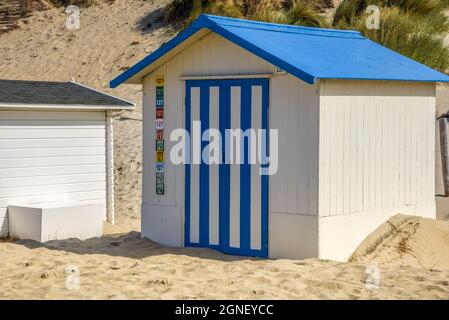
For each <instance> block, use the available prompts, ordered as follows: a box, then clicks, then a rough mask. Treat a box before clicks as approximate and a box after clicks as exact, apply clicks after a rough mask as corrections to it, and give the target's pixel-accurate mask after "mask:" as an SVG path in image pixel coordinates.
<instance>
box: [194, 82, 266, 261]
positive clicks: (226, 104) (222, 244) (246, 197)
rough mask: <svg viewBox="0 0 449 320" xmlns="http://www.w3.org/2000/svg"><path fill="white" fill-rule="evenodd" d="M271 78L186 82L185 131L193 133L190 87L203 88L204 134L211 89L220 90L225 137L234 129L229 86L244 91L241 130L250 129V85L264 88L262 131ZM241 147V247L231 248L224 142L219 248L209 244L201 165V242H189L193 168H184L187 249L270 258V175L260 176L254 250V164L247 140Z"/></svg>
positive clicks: (205, 183) (206, 179) (206, 170)
mask: <svg viewBox="0 0 449 320" xmlns="http://www.w3.org/2000/svg"><path fill="white" fill-rule="evenodd" d="M268 84H269V82H268V79H245V80H188V81H186V105H185V106H186V130H187V131H188V132H189V133H190V131H191V105H190V96H191V88H192V87H196V88H200V119H201V125H202V128H201V131H202V133H203V132H204V131H205V130H207V129H208V128H209V114H210V112H209V100H210V96H209V88H210V87H219V88H220V89H219V90H220V93H219V118H220V119H219V130H220V132H221V134H222V136H225V130H226V129H228V128H231V101H230V87H231V86H240V87H241V88H242V89H241V90H242V91H241V92H242V97H241V99H242V100H241V110H240V112H241V129H242V130H246V129H248V128H250V127H251V99H252V97H251V86H252V85H261V86H262V88H263V90H262V108H263V110H262V128H264V129H266V128H267V123H268V121H267V116H268V109H267V108H268V90H269V86H268ZM245 141H246V143H245V144H244V145H243V146H242V148H243V150H244V151H243V153H244V157H245V163H244V164H241V165H240V201H241V202H240V248H233V247H231V246H230V242H229V238H230V235H229V233H230V190H231V187H232V186H231V185H230V181H231V177H230V164H226V163H224V150H225V148H224V143H225V139H223V141H222V159H223V163H222V164H220V167H219V188H220V190H219V245H210V244H209V200H210V199H209V188H210V185H209V168H210V167H209V165H207V164H205V163H201V165H200V194H199V195H197V196H199V197H200V199H199V200H200V225H199V232H200V241H199V243H191V242H190V197H191V191H190V179H191V175H190V165H186V166H185V170H186V171H185V177H186V181H185V205H186V208H185V246H188V247H207V248H211V249H215V250H219V251H222V252H224V253H228V254H237V255H245V256H257V257H267V256H268V243H267V237H268V235H267V233H268V229H267V225H268V176H261V183H262V190H261V201H262V206H261V210H262V212H261V214H262V224H261V241H262V245H261V249H260V250H253V249H251V248H250V233H251V220H250V219H251V170H252V169H253V168H251V165H250V164H248V158H249V153H248V148H247V146H248V143H249V141H248V139H245ZM207 143H208V142H207V141H203V142H202V144H201V147H202V149H204V147H205V146H206V145H207Z"/></svg>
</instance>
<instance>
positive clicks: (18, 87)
mask: <svg viewBox="0 0 449 320" xmlns="http://www.w3.org/2000/svg"><path fill="white" fill-rule="evenodd" d="M2 104H4V105H51V106H59V105H61V106H77V107H80V106H81V107H82V106H86V107H92V106H96V107H104V108H105V109H106V108H133V107H134V106H135V104H134V103H132V102H129V101H126V100H123V99H120V98H117V97H114V96H111V95H109V94H106V93H103V92H100V91H97V90H95V89H92V88H89V87H86V86H83V85H81V84H78V83H75V82H52V81H23V80H2V79H0V105H2Z"/></svg>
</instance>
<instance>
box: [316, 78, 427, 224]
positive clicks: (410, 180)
mask: <svg viewBox="0 0 449 320" xmlns="http://www.w3.org/2000/svg"><path fill="white" fill-rule="evenodd" d="M434 129H435V84H434V83H413V82H406V83H404V82H393V81H390V82H386V81H343V80H321V86H320V149H319V152H320V163H319V177H320V178H319V194H320V199H319V215H320V216H321V217H326V216H334V215H344V214H350V213H360V212H365V213H366V212H371V211H381V210H387V209H389V210H391V209H393V208H403V207H410V208H412V211H413V208H417V207H420V206H423V205H427V204H431V203H433V202H434V201H435V198H434V195H435V192H434V190H435V182H434V181H435V180H434V179H435V167H434V166H435V162H434V161H435V144H434V143H435V135H434ZM417 213H418V214H419V212H417Z"/></svg>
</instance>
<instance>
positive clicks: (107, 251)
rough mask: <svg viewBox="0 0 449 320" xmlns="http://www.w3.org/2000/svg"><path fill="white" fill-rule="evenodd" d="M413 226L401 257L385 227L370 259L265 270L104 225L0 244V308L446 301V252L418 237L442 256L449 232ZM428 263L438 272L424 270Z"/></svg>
mask: <svg viewBox="0 0 449 320" xmlns="http://www.w3.org/2000/svg"><path fill="white" fill-rule="evenodd" d="M396 219H398V218H396ZM399 220H400V221H401V220H402V218H401V217H399ZM410 221H413V223H414V224H415V230H416V232H415V233H414V234H412V235H408V240H407V241H406V242H407V244H406V246H407V248H408V250H406V251H404V250H402V248H403V244H404V240H403V239H404V236H405V234H406V233H394V234H390V237H384V235H385V232H383V231H382V230H385V229H386V228H387V226H386V225H383V226H381V227H380V229H378V230H377V231H376V232H375V233H373V234H372V235H371V237H370V239H377V240H375V241H374V242H370V243H371V244H372V243H377V244H378V246H377V249H376V250H369V251H370V252H371V253H373V255H374V257H373V256H370V255H362V256H359V257H358V258H357V259H356V258H353V260H354V261H355V260H360V262H358V261H357V262H351V263H343V262H335V261H327V260H318V259H307V260H285V259H281V260H262V259H251V258H246V257H236V256H230V255H225V254H221V253H219V252H216V251H213V250H209V249H192V248H167V247H163V246H160V245H158V244H156V243H154V242H152V241H151V240H148V239H141V238H140V234H139V233H138V232H137V231H128V232H125V233H117V232H124V231H125V229H126V228H124V227H121V226H120V225H118V226H110V225H106V228H105V230H106V232H108V233H112V234H108V235H105V236H104V237H102V238H94V239H90V240H86V241H80V240H77V239H70V240H63V241H51V242H47V243H45V244H41V243H37V242H34V241H30V240H19V241H16V242H14V243H0V256H1V259H2V263H1V264H0V274H1V275H2V276H1V281H0V298H1V299H448V298H449V267H448V265H447V260H444V259H445V257H446V255H447V252H448V251H447V248H445V247H440V248H439V249H440V251H438V250H437V248H433V251H430V252H428V253H427V255H426V254H424V252H419V248H420V247H422V246H424V245H425V244H427V245H431V244H432V243H433V242H429V241H428V240H427V239H425V237H434V238H435V237H436V239H435V241H436V243H438V241H445V242H444V243H445V244H444V245H446V246H447V239H448V237H449V223H448V222H443V221H434V220H430V219H423V218H418V217H414V218H412V219H409V222H410ZM438 229H440V230H441V232H440V233H439V234H437V235H435V231H436V230H438ZM404 232H405V231H404ZM379 239H383V240H379ZM401 243H402V244H401ZM385 247H386V248H388V249H386V250H384V249H381V248H385ZM365 249H366V246H365V247H363V246H362V247H361V248H360V250H359V252H366V250H365ZM445 249H446V251H444V250H445ZM420 254H421V255H420ZM370 260H371V261H370ZM429 260H432V261H434V262H435V261H443V263H442V264H440V265H436V264H437V263H434V264H435V265H434V266H433V267H430V266H429V265H428V264H427V263H428V261H429ZM74 267H75V268H76V270H77V272H79V280H80V281H79V282H80V283H79V288H78V289H70V286H69V288H68V287H67V286H66V280H67V276H68V275H69V273H67V268H72V269H73V268H74ZM372 268H377V269H378V271H379V278H378V279H379V280H380V282H379V287H378V288H370V287H368V286H367V284H366V282H367V278H368V277H369V274H368V273H367V272H369V270H370V269H371V270H372Z"/></svg>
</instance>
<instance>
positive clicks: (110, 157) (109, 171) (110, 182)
mask: <svg viewBox="0 0 449 320" xmlns="http://www.w3.org/2000/svg"><path fill="white" fill-rule="evenodd" d="M106 190H107V191H106V201H107V204H106V220H107V221H108V222H109V223H112V224H114V222H115V212H114V130H113V118H112V112H111V111H110V110H108V111H106Z"/></svg>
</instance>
